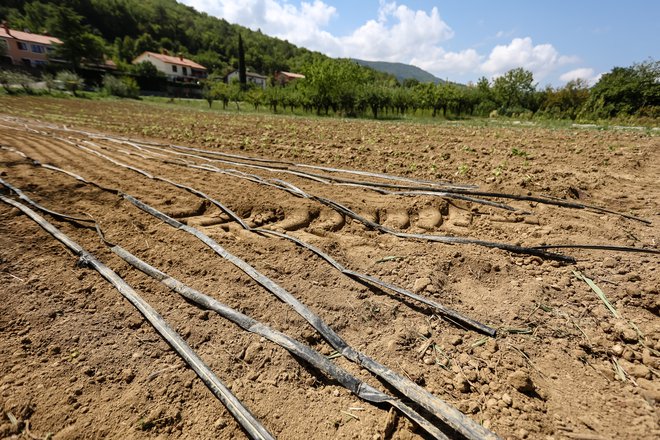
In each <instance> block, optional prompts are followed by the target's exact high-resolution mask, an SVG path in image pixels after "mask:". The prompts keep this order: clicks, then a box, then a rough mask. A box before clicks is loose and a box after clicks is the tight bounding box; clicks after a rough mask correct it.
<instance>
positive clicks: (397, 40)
mask: <svg viewBox="0 0 660 440" xmlns="http://www.w3.org/2000/svg"><path fill="white" fill-rule="evenodd" d="M181 1H183V3H186V4H188V5H190V6H193V7H195V8H196V9H198V10H200V11H205V12H207V13H209V14H211V15H215V16H218V17H222V18H224V19H226V20H227V21H229V22H231V23H238V24H241V25H243V26H247V27H249V28H251V29H254V30H256V29H261V30H262V31H263V32H264V33H266V34H268V35H272V36H276V37H278V38H282V39H286V40H288V41H290V42H292V43H294V44H296V45H299V46H302V47H306V48H308V49H311V50H317V51H320V52H323V53H325V54H328V55H330V56H334V57H351V58H362V59H366V60H372V61H392V62H402V63H410V64H414V65H416V66H419V67H421V68H423V69H426V70H428V71H430V72H431V73H433V74H435V75H437V76H439V77H442V78H446V77H449V78H450V79H452V78H454V79H455V78H456V77H458V76H468V77H475V76H481V75H486V76H490V77H491V78H493V77H497V76H499V75H502V74H504V73H505V72H506V71H508V70H510V69H513V68H516V67H523V68H525V69H527V70H530V71H532V73H533V74H534V78H535V80H536V81H540V80H542V79H543V78H545V77H547V76H549V75H550V74H552V73H555V72H557V70H558V69H559V68H560V67H562V66H565V65H567V64H571V63H575V62H577V61H578V60H577V59H576V58H575V57H569V56H565V55H561V54H560V53H559V52H558V51H557V49H555V47H554V46H553V45H551V44H537V45H534V44H533V42H532V39H531V38H530V37H526V38H513V39H512V40H511V42H510V43H509V44H504V45H497V46H495V47H494V48H493V49H492V50H491V52H490V54H488V55H483V54H480V53H479V52H477V49H476V48H467V49H464V50H461V51H458V52H450V51H447V50H445V48H444V47H443V44H444V43H445V42H447V41H448V40H450V39H451V38H453V36H454V30H453V29H452V28H451V27H450V26H449V24H447V23H446V22H445V21H444V20H443V19H442V17H441V16H440V12H439V10H438V8H437V7H433V8H431V9H430V11H425V10H415V9H412V8H410V7H409V6H406V5H404V4H398V3H397V2H395V1H389V0H380V1H379V6H378V10H376V11H374V17H375V18H373V19H370V20H367V21H366V22H365V23H364V24H362V25H361V26H359V27H357V28H356V29H355V30H353V31H352V32H350V33H349V34H347V35H333V34H332V33H330V32H328V31H327V30H326V29H328V28H329V25H330V24H331V22H332V20H333V19H338V18H340V14H341V13H342V12H343V11H337V9H336V8H335V7H333V6H330V5H328V4H327V3H325V2H324V1H323V0H313V1H301V2H300V3H299V6H298V4H297V3H296V4H294V3H293V2H290V1H289V0H181ZM343 13H347V14H350V11H346V12H343ZM512 33H513V31H506V32H505V31H500V32H498V33H497V34H496V38H507V37H509V36H510V35H512ZM577 70H579V69H576V70H575V71H577ZM575 71H572V72H575ZM569 73H571V72H567V73H566V74H565V75H568V74H569ZM592 75H593V72H592ZM562 81H563V79H562Z"/></svg>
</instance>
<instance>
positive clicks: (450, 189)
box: [108, 138, 651, 224]
mask: <svg viewBox="0 0 660 440" xmlns="http://www.w3.org/2000/svg"><path fill="white" fill-rule="evenodd" d="M108 139H109V140H111V138H108ZM159 145H162V146H168V147H170V148H175V149H182V150H188V151H196V152H201V153H206V154H209V155H217V156H224V157H241V156H238V155H229V154H227V153H220V152H214V151H207V150H202V149H199V148H191V147H183V146H180V145H168V144H159ZM192 156H193V157H197V158H203V157H200V156H197V155H192ZM206 159H208V158H206ZM264 161H265V160H264ZM219 162H221V163H228V164H231V165H241V166H252V165H250V164H244V163H240V162H231V161H219ZM293 165H294V166H299V167H308V168H315V169H325V170H326V171H330V170H336V171H341V172H349V171H353V170H338V169H333V168H327V167H317V166H313V165H305V164H293ZM253 167H258V168H259V169H266V170H270V171H290V172H292V174H296V175H298V176H301V177H308V178H320V179H325V180H332V181H335V182H341V183H347V184H357V185H362V186H365V187H379V188H393V189H399V190H407V191H422V192H436V193H441V192H444V193H449V194H451V193H455V194H463V195H472V196H481V197H495V198H506V199H511V200H521V201H531V202H536V203H541V204H546V205H554V206H560V207H563V208H574V209H591V210H594V211H599V212H604V213H608V214H614V215H619V216H621V217H625V218H628V219H631V220H636V221H639V222H642V223H646V224H651V221H649V220H646V219H642V218H639V217H635V216H632V215H629V214H624V213H621V212H617V211H613V210H609V209H607V208H602V207H600V206H594V205H588V204H584V203H576V202H566V201H562V200H557V199H554V198H545V197H538V196H526V195H517V194H508V193H499V192H488V191H477V190H475V189H473V187H472V188H471V187H466V186H460V185H452V184H450V185H444V186H443V188H436V187H426V186H410V185H394V184H386V183H378V182H363V181H356V180H351V179H343V178H338V177H331V176H322V175H318V174H314V173H298V172H295V171H293V170H290V169H286V168H282V167H277V168H274V167H273V168H270V167H260V166H253ZM355 174H361V175H367V176H372V177H383V176H387V175H383V174H380V173H369V172H366V171H365V172H363V171H359V172H355ZM383 178H384V177H383ZM391 180H401V181H409V182H412V183H418V182H421V183H426V182H425V181H418V180H415V179H406V178H394V179H391ZM443 197H446V196H445V195H443ZM473 201H475V202H476V203H481V202H480V201H478V199H476V200H473ZM505 206H506V205H505Z"/></svg>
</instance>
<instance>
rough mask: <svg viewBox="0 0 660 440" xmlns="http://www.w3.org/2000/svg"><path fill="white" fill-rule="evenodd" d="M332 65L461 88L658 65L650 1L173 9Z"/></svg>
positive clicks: (255, 4)
mask: <svg viewBox="0 0 660 440" xmlns="http://www.w3.org/2000/svg"><path fill="white" fill-rule="evenodd" d="M179 1H180V2H182V3H185V4H187V5H190V6H193V7H194V8H195V9H197V10H199V11H204V12H207V13H209V14H210V15H214V16H216V17H221V18H224V19H226V20H227V21H229V22H231V23H238V24H241V25H243V26H247V27H249V28H251V29H255V30H256V29H261V31H262V32H264V33H265V34H268V35H272V36H276V37H279V38H283V39H287V40H289V41H290V42H292V43H294V44H296V45H298V46H302V47H306V48H308V49H312V50H318V51H320V52H323V53H326V54H328V55H330V56H333V57H353V58H362V59H366V60H373V61H392V62H402V63H408V64H414V65H416V66H419V67H421V68H423V69H425V70H428V71H429V72H431V73H433V74H434V75H436V76H438V77H440V78H443V79H449V80H450V81H457V82H463V83H467V82H469V81H476V80H477V79H478V78H480V77H482V76H485V77H487V78H494V77H496V76H498V75H501V74H503V73H505V72H506V71H507V70H510V69H512V68H516V67H523V68H526V69H528V70H531V71H532V72H533V73H534V78H535V80H536V81H537V82H538V83H539V85H540V86H545V85H546V84H551V85H553V86H561V85H563V84H564V83H566V82H567V81H569V80H571V79H576V78H583V79H586V80H588V81H591V82H592V83H593V82H594V81H596V80H597V78H598V77H599V75H601V74H603V73H606V72H608V71H610V70H611V69H612V68H613V67H615V66H622V67H625V66H630V65H632V64H633V63H635V62H641V61H644V60H646V59H648V58H649V57H651V58H653V59H655V60H658V59H660V1H656V0H627V1H621V0H600V1H597V0H572V1H569V0H555V1H552V2H541V1H533V0H528V1H524V0H501V1H494V0H490V1H486V0H464V1H458V0H445V1H437V0H436V1H422V0H402V1H388V0H352V1H351V0H307V1H300V0H179Z"/></svg>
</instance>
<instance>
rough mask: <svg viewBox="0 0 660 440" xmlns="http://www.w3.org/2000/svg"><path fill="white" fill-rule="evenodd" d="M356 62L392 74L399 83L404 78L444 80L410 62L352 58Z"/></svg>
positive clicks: (430, 80)
mask: <svg viewBox="0 0 660 440" xmlns="http://www.w3.org/2000/svg"><path fill="white" fill-rule="evenodd" d="M353 61H355V62H356V63H358V64H359V65H361V66H366V67H370V68H372V69H374V70H378V71H379V72H385V73H388V74H390V75H393V76H394V77H395V78H396V79H397V80H399V82H400V83H403V82H404V81H406V80H413V81H417V82H421V83H425V82H432V83H434V84H439V83H442V82H444V81H443V80H442V79H440V78H438V77H436V76H435V75H433V74H431V73H429V72H427V71H426V70H424V69H420V68H419V67H417V66H412V65H410V64H404V63H390V62H387V61H365V60H358V59H353Z"/></svg>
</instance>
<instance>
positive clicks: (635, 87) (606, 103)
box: [585, 60, 660, 118]
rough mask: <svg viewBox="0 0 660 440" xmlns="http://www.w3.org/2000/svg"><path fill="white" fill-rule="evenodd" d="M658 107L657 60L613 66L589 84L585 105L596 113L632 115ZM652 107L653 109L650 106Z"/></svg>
mask: <svg viewBox="0 0 660 440" xmlns="http://www.w3.org/2000/svg"><path fill="white" fill-rule="evenodd" d="M658 107H660V61H652V60H649V61H645V62H643V63H640V64H635V65H633V66H630V67H615V68H614V69H612V71H611V72H608V73H606V74H604V75H603V76H602V77H601V78H600V80H599V81H598V82H597V83H596V85H594V86H593V87H592V88H591V95H590V97H589V101H588V102H587V104H586V106H585V109H586V111H587V112H589V113H591V114H593V115H594V116H596V117H606V118H607V117H614V116H618V115H620V114H624V115H633V114H636V113H638V112H640V110H642V109H645V110H647V109H651V111H655V112H657V111H658V110H657V108H658ZM652 109H655V110H652Z"/></svg>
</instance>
